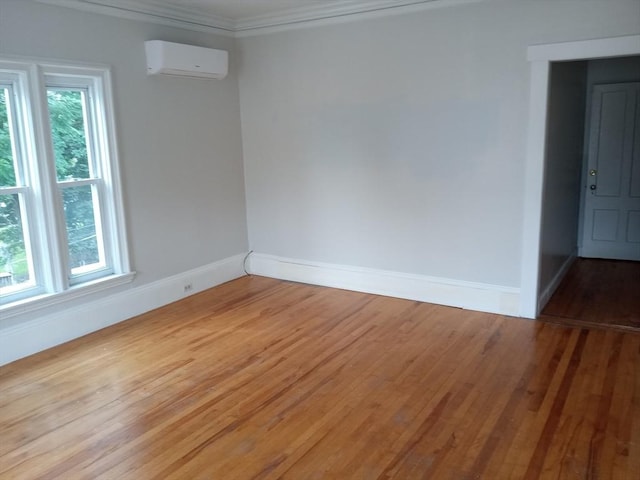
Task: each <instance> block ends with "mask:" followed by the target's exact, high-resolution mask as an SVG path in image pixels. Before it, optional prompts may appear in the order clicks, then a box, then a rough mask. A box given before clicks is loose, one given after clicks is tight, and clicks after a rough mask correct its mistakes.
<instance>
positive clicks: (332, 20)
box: [234, 0, 482, 37]
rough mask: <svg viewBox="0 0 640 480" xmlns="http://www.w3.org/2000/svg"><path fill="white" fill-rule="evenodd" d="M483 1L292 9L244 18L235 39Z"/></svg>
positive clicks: (384, 1)
mask: <svg viewBox="0 0 640 480" xmlns="http://www.w3.org/2000/svg"><path fill="white" fill-rule="evenodd" d="M480 1H482V0H378V1H368V2H358V1H355V2H344V1H341V2H333V3H331V2H327V4H326V5H315V6H307V7H300V8H294V9H288V10H286V11H281V12H276V13H274V14H267V15H260V16H256V17H250V18H242V19H240V20H238V21H237V22H236V26H235V29H234V31H235V36H236V37H249V36H254V35H263V34H267V33H277V32H282V31H287V30H295V29H300V28H308V27H317V26H322V25H333V24H336V23H344V22H350V21H356V20H365V19H371V18H380V17H386V16H389V15H399V14H407V13H413V12H418V11H423V10H431V9H434V8H444V7H450V6H455V5H460V4H467V3H477V2H480Z"/></svg>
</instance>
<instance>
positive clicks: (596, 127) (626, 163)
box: [580, 83, 640, 260]
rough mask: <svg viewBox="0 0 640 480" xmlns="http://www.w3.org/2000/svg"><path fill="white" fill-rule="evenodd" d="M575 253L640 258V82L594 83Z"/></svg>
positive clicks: (602, 256) (592, 255) (594, 256)
mask: <svg viewBox="0 0 640 480" xmlns="http://www.w3.org/2000/svg"><path fill="white" fill-rule="evenodd" d="M590 115H591V123H590V129H589V144H588V149H589V150H588V162H587V164H588V165H587V171H586V172H585V175H586V176H587V182H586V188H587V191H586V192H585V197H584V198H585V200H584V205H583V215H584V218H583V236H582V247H581V250H580V256H583V257H591V258H611V259H618V260H640V83H618V84H609V85H596V86H595V87H594V90H593V97H592V103H591V113H590Z"/></svg>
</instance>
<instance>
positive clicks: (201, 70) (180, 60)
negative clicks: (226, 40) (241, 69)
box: [144, 40, 229, 79]
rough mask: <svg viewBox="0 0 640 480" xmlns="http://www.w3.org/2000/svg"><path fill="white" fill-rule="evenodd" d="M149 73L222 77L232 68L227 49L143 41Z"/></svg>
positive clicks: (160, 41)
mask: <svg viewBox="0 0 640 480" xmlns="http://www.w3.org/2000/svg"><path fill="white" fill-rule="evenodd" d="M144 47H145V51H146V54H147V73H148V74H149V75H155V74H163V75H179V76H184V77H205V78H218V79H222V78H224V77H226V76H227V72H228V70H229V54H228V52H226V51H224V50H215V49H213V48H204V47H194V46H193V45H183V44H181V43H171V42H164V41H162V40H149V41H147V42H144Z"/></svg>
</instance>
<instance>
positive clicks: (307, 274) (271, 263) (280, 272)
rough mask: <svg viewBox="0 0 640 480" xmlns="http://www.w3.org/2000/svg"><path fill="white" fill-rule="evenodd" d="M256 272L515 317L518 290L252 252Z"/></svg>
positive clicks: (251, 261)
mask: <svg viewBox="0 0 640 480" xmlns="http://www.w3.org/2000/svg"><path fill="white" fill-rule="evenodd" d="M248 263H249V271H250V273H253V274H256V275H262V276H265V277H272V278H278V279H281V280H291V281H294V282H302V283H309V284H313V285H323V286H326V287H334V288H341V289H345V290H354V291H357V292H365V293H373V294H376V295H385V296H389V297H398V298H406V299H409V300H418V301H421V302H429V303H437V304H440V305H448V306H452V307H459V308H465V309H468V310H478V311H481V312H491V313H499V314H502V315H512V316H517V315H518V312H519V308H520V289H519V288H513V287H504V286H500V285H491V284H485V283H474V282H465V281H459V280H451V279H447V278H439V277H429V276H425V275H416V274H410V273H401V272H392V271H386V270H376V269H371V268H361V267H353V266H346V265H334V264H327V263H318V262H310V261H306V260H295V259H290V258H281V257H276V256H273V255H265V254H258V253H252V254H251V256H250V257H249V261H248Z"/></svg>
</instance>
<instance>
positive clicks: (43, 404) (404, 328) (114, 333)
mask: <svg viewBox="0 0 640 480" xmlns="http://www.w3.org/2000/svg"><path fill="white" fill-rule="evenodd" d="M600 301H604V300H600ZM605 310H606V309H605ZM0 392H1V394H0V479H3V480H4V479H20V480H22V479H25V480H30V479H65V480H67V479H71V480H73V479H107V480H109V479H125V480H126V479H136V480H138V479H144V480H147V479H163V480H164V479H185V478H189V479H199V478H202V479H225V480H226V479H232V480H233V479H239V480H244V479H279V478H283V479H296V480H298V479H380V480H382V479H422V478H427V479H434V478H443V479H449V478H451V479H470V478H500V479H509V478H513V479H522V478H531V479H534V478H535V479H537V478H549V479H564V478H585V479H586V478H590V479H606V478H615V479H618V478H620V479H626V478H628V479H634V480H635V479H636V478H638V476H637V472H638V471H640V433H639V432H640V335H639V334H636V333H632V332H607V331H603V330H589V329H586V328H583V329H575V328H570V327H561V326H557V325H553V324H550V323H544V322H534V321H529V320H522V319H517V318H510V317H504V316H499V315H492V314H485V313H479V312H470V311H464V310H460V309H455V308H448V307H442V306H437V305H430V304H424V303H419V302H413V301H408V300H401V299H394V298H386V297H379V296H373V295H366V294H360V293H355V292H349V291H343V290H332V289H328V288H322V287H313V286H308V285H302V284H296V283H290V282H281V281H277V280H273V279H267V278H260V277H245V278H241V279H238V280H236V281H234V282H230V283H228V284H225V285H221V286H220V287H217V288H215V289H212V290H209V291H207V292H203V293H201V294H198V295H194V296H192V297H189V298H186V299H184V300H182V301H180V302H177V303H175V304H172V305H169V306H167V307H163V308H161V309H158V310H155V311H153V312H149V313H147V314H144V315H141V316H139V317H136V318H134V319H131V320H130V321H127V322H123V323H121V324H118V325H115V326H113V327H110V328H108V329H105V330H102V331H100V332H96V333H94V334H91V335H88V336H86V337H83V338H81V339H78V340H75V341H73V342H70V343H68V344H66V345H62V346H60V347H57V348H54V349H51V350H49V351H46V352H42V353H40V354H37V355H35V356H32V357H30V358H27V359H23V360H20V361H17V362H14V363H12V364H10V365H6V366H4V367H0Z"/></svg>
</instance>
